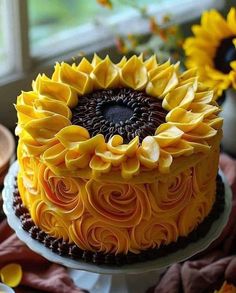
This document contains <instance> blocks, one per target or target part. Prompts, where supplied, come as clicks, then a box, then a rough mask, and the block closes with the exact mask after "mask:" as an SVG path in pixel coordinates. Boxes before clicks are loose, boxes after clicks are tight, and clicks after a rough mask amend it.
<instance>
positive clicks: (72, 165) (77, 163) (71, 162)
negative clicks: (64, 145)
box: [65, 150, 91, 170]
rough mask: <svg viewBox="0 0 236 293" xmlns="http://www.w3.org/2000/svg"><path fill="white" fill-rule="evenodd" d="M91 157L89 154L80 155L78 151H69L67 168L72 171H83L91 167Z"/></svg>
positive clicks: (66, 161) (66, 159)
mask: <svg viewBox="0 0 236 293" xmlns="http://www.w3.org/2000/svg"><path fill="white" fill-rule="evenodd" d="M90 159H91V156H90V154H88V153H83V154H80V153H79V152H78V151H76V150H68V151H67V153H66V156H65V164H66V167H67V168H68V169H70V170H76V169H78V168H79V169H83V168H85V167H86V166H88V165H89V162H90Z"/></svg>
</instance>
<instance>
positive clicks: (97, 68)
mask: <svg viewBox="0 0 236 293" xmlns="http://www.w3.org/2000/svg"><path fill="white" fill-rule="evenodd" d="M32 87H33V88H32V91H29V92H22V94H21V95H20V96H19V97H18V99H17V105H16V109H17V112H18V126H17V129H16V133H17V134H18V135H19V137H20V140H19V147H18V151H21V152H23V153H24V152H25V153H26V154H27V155H32V156H34V157H38V158H39V159H40V160H43V162H44V163H45V164H47V165H48V166H49V167H50V168H51V169H52V170H53V171H54V172H55V174H58V175H61V176H64V175H65V176H66V175H68V174H70V175H71V174H74V175H75V176H80V177H84V178H91V176H92V177H95V178H99V177H100V176H102V175H105V174H108V173H109V172H110V170H114V172H115V174H116V175H117V176H118V177H119V176H120V178H123V179H125V180H131V179H132V178H133V177H135V176H136V175H137V174H139V173H140V171H141V170H142V171H145V172H146V173H147V172H149V171H151V172H152V171H153V170H154V169H155V170H157V171H158V172H161V173H168V172H170V168H171V166H172V165H173V161H174V158H175V157H180V156H189V155H191V154H194V153H196V154H197V153H203V154H204V153H206V152H208V151H209V150H210V147H211V141H212V139H214V137H215V136H216V135H217V134H218V130H219V129H221V126H222V119H221V118H219V117H218V116H217V114H218V112H219V107H218V106H217V104H216V102H215V101H214V95H213V92H212V91H211V90H209V88H207V87H205V86H204V85H203V84H202V83H199V81H198V77H197V74H196V70H195V69H191V70H188V71H186V72H183V73H182V72H180V70H179V63H177V64H171V63H170V61H167V62H165V63H164V64H158V62H157V59H156V57H155V56H152V57H151V58H149V59H147V60H143V56H142V55H140V56H135V55H134V56H132V57H131V58H129V59H127V58H126V57H123V58H122V59H121V61H120V62H119V63H117V64H115V63H113V62H112V61H111V60H110V58H109V56H107V57H106V58H104V59H101V58H99V57H98V56H97V55H94V58H93V60H92V62H91V63H90V62H89V61H88V60H87V59H86V58H83V59H82V60H81V61H80V63H79V64H75V63H74V64H72V65H69V64H67V63H64V62H62V63H61V64H59V63H57V64H56V65H55V70H54V73H53V75H52V76H51V77H50V78H49V77H47V76H46V75H44V74H43V75H38V77H37V78H36V80H35V81H34V82H33V85H32Z"/></svg>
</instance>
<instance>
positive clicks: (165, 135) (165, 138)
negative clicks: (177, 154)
mask: <svg viewBox="0 0 236 293" xmlns="http://www.w3.org/2000/svg"><path fill="white" fill-rule="evenodd" d="M183 134H184V132H183V131H182V130H180V129H179V128H178V127H176V126H174V125H171V124H168V123H165V124H161V125H160V126H159V127H158V128H157V130H156V135H155V139H156V141H157V142H158V144H159V145H160V147H166V146H169V145H171V144H175V143H176V142H177V141H178V140H180V139H181V137H182V136H183Z"/></svg>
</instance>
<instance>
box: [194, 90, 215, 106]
mask: <svg viewBox="0 0 236 293" xmlns="http://www.w3.org/2000/svg"><path fill="white" fill-rule="evenodd" d="M213 97H214V93H213V91H204V92H199V93H195V99H194V101H195V102H197V103H203V104H209V103H210V102H211V101H212V100H213Z"/></svg>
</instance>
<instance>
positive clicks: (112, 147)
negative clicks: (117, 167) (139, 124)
mask: <svg viewBox="0 0 236 293" xmlns="http://www.w3.org/2000/svg"><path fill="white" fill-rule="evenodd" d="M138 144H139V138H138V136H136V137H135V138H133V139H132V140H131V141H130V142H129V143H128V144H123V138H122V136H120V135H117V134H116V135H114V136H113V137H112V138H110V139H109V141H108V143H107V148H108V150H109V151H111V152H112V153H114V154H120V155H121V154H126V156H129V157H131V156H133V155H134V154H135V152H136V150H137V149H138Z"/></svg>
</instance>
